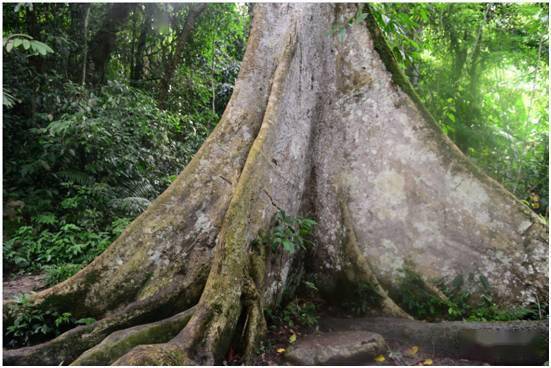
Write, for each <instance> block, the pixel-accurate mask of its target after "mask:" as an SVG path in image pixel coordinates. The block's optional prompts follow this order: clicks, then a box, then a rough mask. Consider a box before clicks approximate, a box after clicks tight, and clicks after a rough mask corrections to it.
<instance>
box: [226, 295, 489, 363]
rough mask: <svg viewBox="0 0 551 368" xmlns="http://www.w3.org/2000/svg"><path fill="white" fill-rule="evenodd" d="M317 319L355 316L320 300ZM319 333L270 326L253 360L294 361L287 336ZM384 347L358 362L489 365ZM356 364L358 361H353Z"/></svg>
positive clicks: (400, 345) (397, 344) (390, 344)
mask: <svg viewBox="0 0 551 368" xmlns="http://www.w3.org/2000/svg"><path fill="white" fill-rule="evenodd" d="M318 317H319V320H320V322H322V321H323V320H324V319H327V318H333V317H340V318H354V317H353V316H351V315H348V314H346V313H343V312H342V311H341V310H340V309H335V308H332V307H330V306H327V305H323V304H322V309H321V310H320V311H319V316H318ZM318 333H319V328H310V329H308V328H304V327H300V326H295V327H293V328H291V327H289V326H287V325H282V326H269V331H268V335H267V337H266V339H265V341H264V343H263V345H262V348H261V352H260V354H259V355H258V356H257V357H256V360H254V362H253V364H254V365H270V366H273V365H294V364H292V363H290V362H288V361H287V360H286V359H285V352H286V351H287V349H289V348H291V346H292V345H293V344H292V343H290V338H291V336H293V335H296V341H297V342H298V341H300V340H301V339H304V338H305V337H306V336H311V335H316V334H318ZM386 346H387V350H386V352H385V353H384V354H383V355H382V357H383V358H384V360H383V361H381V360H382V359H381V356H378V357H377V358H378V360H379V361H376V360H375V359H372V360H370V361H365V362H363V363H362V364H361V365H366V366H379V365H380V366H398V365H402V366H423V365H427V366H430V365H434V366H462V365H470V366H487V365H490V364H488V363H485V362H481V361H476V360H469V359H457V358H450V357H445V356H441V355H437V354H436V352H435V351H423V350H422V349H420V348H418V347H416V346H412V345H411V344H410V343H407V342H405V341H396V340H391V341H387V343H386ZM228 358H229V359H227V360H226V361H225V364H227V365H240V364H241V362H240V360H239V357H233V356H229V357H228ZM354 365H357V364H354Z"/></svg>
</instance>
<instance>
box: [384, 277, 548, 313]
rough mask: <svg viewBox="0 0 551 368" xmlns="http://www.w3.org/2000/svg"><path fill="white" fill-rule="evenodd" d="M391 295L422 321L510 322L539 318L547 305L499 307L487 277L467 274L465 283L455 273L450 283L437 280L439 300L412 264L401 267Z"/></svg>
mask: <svg viewBox="0 0 551 368" xmlns="http://www.w3.org/2000/svg"><path fill="white" fill-rule="evenodd" d="M397 285H398V286H397V287H396V289H394V290H392V291H391V297H392V298H393V299H394V300H396V302H397V303H398V304H399V305H400V306H401V307H402V308H403V309H404V310H405V311H406V312H408V313H409V314H411V315H412V316H414V317H415V318H418V319H423V320H467V321H511V320H524V319H530V320H534V319H542V318H543V317H545V316H547V315H548V313H549V312H548V309H549V306H548V305H531V306H528V307H502V306H499V305H498V304H497V302H496V301H495V300H494V297H493V292H492V288H491V285H490V284H489V282H488V280H487V279H486V278H485V277H484V276H483V275H479V276H478V278H476V277H475V275H473V274H470V275H469V277H468V282H466V281H465V279H464V277H463V276H462V275H458V276H457V277H455V278H454V279H453V280H452V281H451V282H445V281H444V280H440V281H439V282H438V283H437V285H438V288H439V289H440V290H441V291H442V292H443V293H444V295H446V297H447V298H448V299H447V300H442V299H441V298H440V297H438V296H437V295H435V293H434V292H432V291H431V290H429V289H428V288H427V284H426V283H425V281H424V280H423V279H422V278H421V276H420V275H419V274H418V273H417V272H415V271H414V270H413V269H412V268H411V267H409V266H406V267H404V268H403V269H402V276H401V277H400V279H399V280H398V283H397Z"/></svg>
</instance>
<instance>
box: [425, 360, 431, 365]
mask: <svg viewBox="0 0 551 368" xmlns="http://www.w3.org/2000/svg"><path fill="white" fill-rule="evenodd" d="M423 365H432V359H425V360H423Z"/></svg>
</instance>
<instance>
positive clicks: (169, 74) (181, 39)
mask: <svg viewBox="0 0 551 368" xmlns="http://www.w3.org/2000/svg"><path fill="white" fill-rule="evenodd" d="M206 8H207V4H189V5H188V13H187V16H186V21H185V23H184V27H183V28H182V30H181V31H180V32H179V34H178V36H177V41H176V48H175V50H174V53H173V54H172V55H171V56H170V57H169V59H168V61H167V62H166V64H165V67H164V71H163V75H162V77H161V82H160V86H159V105H160V106H161V107H162V108H166V106H167V97H168V94H169V92H170V84H171V83H172V78H173V77H174V72H175V71H176V67H177V66H178V65H179V63H180V62H181V59H182V57H183V53H184V49H185V47H186V44H187V43H188V40H189V39H190V37H191V36H192V34H193V29H194V28H195V24H196V23H197V20H198V19H199V17H200V16H201V13H202V12H203V11H204V10H205V9H206Z"/></svg>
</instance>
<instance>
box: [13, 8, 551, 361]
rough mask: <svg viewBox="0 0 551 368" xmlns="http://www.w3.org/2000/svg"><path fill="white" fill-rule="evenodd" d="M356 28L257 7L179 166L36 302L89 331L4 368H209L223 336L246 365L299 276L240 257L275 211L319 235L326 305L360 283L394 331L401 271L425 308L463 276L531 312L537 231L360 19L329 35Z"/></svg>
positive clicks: (307, 11)
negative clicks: (238, 55)
mask: <svg viewBox="0 0 551 368" xmlns="http://www.w3.org/2000/svg"><path fill="white" fill-rule="evenodd" d="M355 11H356V9H355V7H354V6H353V5H332V4H322V5H320V4H265V5H264V4H263V5H258V6H255V10H254V20H253V26H252V27H253V28H252V31H251V36H250V39H249V45H248V48H247V51H246V54H245V58H244V60H243V63H242V66H241V71H240V75H239V79H238V81H237V83H236V87H235V90H234V93H233V96H232V98H231V100H230V102H229V104H228V107H227V108H226V111H225V112H224V115H223V117H222V119H221V121H220V123H219V124H218V126H217V127H216V129H215V130H214V132H213V133H212V134H211V135H210V137H209V138H208V139H207V141H206V142H205V143H204V144H203V146H202V147H201V149H200V150H199V152H198V153H197V154H196V155H195V157H194V159H193V160H192V161H191V163H190V164H189V165H188V166H187V167H186V168H185V170H184V171H183V172H182V173H181V174H180V176H179V177H178V178H177V180H176V181H175V182H174V183H173V184H172V185H171V186H170V187H169V188H168V189H167V190H166V191H165V192H164V193H163V194H162V195H161V196H160V197H159V198H158V199H157V200H156V201H155V202H154V203H153V204H152V205H151V206H150V207H149V208H148V209H147V211H146V212H144V213H143V214H142V215H141V216H140V217H138V219H136V220H135V221H134V222H133V223H132V224H131V225H130V226H129V227H128V229H127V230H126V231H125V232H124V233H123V234H122V235H121V237H120V238H119V239H117V240H116V241H115V242H114V243H113V244H112V245H111V246H110V247H109V248H108V249H107V250H106V251H105V253H103V254H102V255H101V256H99V257H98V258H97V259H96V260H95V261H94V262H92V263H91V264H90V265H89V266H88V267H86V268H85V269H83V270H82V271H80V272H79V273H78V274H76V275H75V276H73V277H72V278H70V279H69V280H67V281H65V282H63V283H61V284H59V285H57V286H54V287H53V288H51V289H48V290H45V291H43V292H40V293H38V294H37V295H36V296H34V299H33V300H34V302H35V303H36V304H37V305H44V306H49V307H50V308H59V309H60V310H63V311H68V312H71V313H72V314H73V315H74V316H76V317H94V318H96V319H97V320H98V321H97V322H96V323H94V324H92V325H90V326H84V327H79V328H76V329H74V330H71V331H68V332H66V333H65V334H63V335H61V336H59V337H57V338H56V339H54V340H52V341H49V342H46V343H44V344H41V345H37V346H32V347H28V348H22V349H17V350H8V351H5V352H4V363H5V364H37V363H40V364H59V363H60V362H64V363H69V362H73V364H113V363H114V364H192V363H199V364H207V363H210V364H212V363H219V362H220V361H221V359H222V358H223V356H224V354H225V352H226V351H227V349H228V347H229V345H230V343H231V342H232V339H233V338H234V337H235V336H239V337H241V338H242V341H241V343H242V345H243V349H244V354H245V356H246V357H250V356H251V354H252V352H253V347H254V346H255V344H256V343H257V342H258V339H259V338H260V337H261V336H262V334H263V331H264V328H265V322H264V317H263V312H262V310H263V308H264V307H266V306H273V305H276V304H277V303H279V302H280V301H281V298H282V294H283V291H284V290H285V289H286V288H287V287H292V285H294V284H296V280H297V277H300V275H301V274H302V271H303V270H302V267H303V263H304V262H303V261H302V258H301V257H302V256H301V253H300V252H297V253H294V254H293V255H290V254H287V253H283V252H274V251H272V250H271V249H268V248H266V249H264V248H259V247H255V246H254V245H253V243H254V240H255V239H256V238H257V237H258V234H259V232H260V231H262V230H266V229H268V228H269V227H270V226H271V224H272V222H273V218H274V214H276V212H277V211H278V210H280V209H282V210H284V211H285V212H287V213H288V214H292V215H294V214H298V213H306V214H308V215H310V216H314V217H315V219H316V220H317V222H318V226H317V229H316V233H315V247H314V248H313V249H312V254H311V255H310V257H309V258H310V260H311V263H312V264H311V265H310V268H309V269H308V271H310V272H314V273H315V274H316V277H317V279H318V280H319V285H320V287H321V288H322V289H323V291H324V293H325V294H326V295H331V293H332V292H334V291H335V288H336V286H337V285H339V284H340V283H341V282H342V281H343V280H344V281H345V282H348V283H350V284H352V285H353V284H354V283H361V282H369V283H371V284H372V285H373V286H374V292H376V293H378V294H379V296H380V297H381V299H382V303H381V310H382V312H383V313H385V314H388V315H399V316H405V317H407V314H406V313H405V312H404V311H403V310H402V309H401V308H400V306H398V305H397V304H396V303H395V302H394V301H393V300H392V299H391V298H390V297H389V295H390V293H389V291H392V289H393V287H394V282H395V280H396V278H397V277H398V274H399V271H400V270H401V269H402V268H403V267H404V266H405V265H406V264H407V265H408V267H413V268H414V269H415V270H416V271H417V272H418V273H419V274H420V275H421V276H422V277H424V280H425V281H426V284H427V288H428V289H429V290H434V292H435V294H438V292H437V291H436V290H435V288H434V287H433V286H432V285H431V283H430V280H432V279H433V278H442V277H445V278H453V277H455V276H457V275H460V274H465V275H466V274H468V273H474V274H480V275H484V276H485V277H486V278H487V280H488V281H489V283H490V284H491V285H493V286H494V287H495V292H496V296H497V297H498V298H499V300H500V302H501V303H503V304H515V305H518V304H522V303H528V302H531V301H534V300H536V298H539V300H546V299H547V285H548V281H547V272H548V271H547V245H546V227H545V225H544V224H543V223H542V222H541V221H540V220H539V218H538V217H537V216H536V215H535V214H534V213H532V212H531V211H530V210H529V209H528V208H527V207H526V206H524V205H523V204H521V203H520V202H519V201H518V200H516V199H515V198H514V197H513V195H511V194H510V193H508V192H507V191H506V190H505V189H503V187H502V186H501V185H499V184H498V183H496V182H495V181H493V180H492V179H490V178H489V177H488V176H486V175H484V174H483V173H481V172H480V171H479V170H478V169H477V168H476V167H474V166H473V165H472V164H471V163H470V162H469V161H468V159H467V158H466V157H465V156H463V154H462V153H461V152H460V151H459V150H458V149H457V148H456V147H455V146H454V145H453V144H452V143H451V142H450V141H449V140H448V139H447V138H446V137H445V136H444V135H443V134H442V133H441V132H440V130H439V129H438V127H437V125H436V124H435V122H434V121H433V119H432V117H431V116H430V115H429V114H428V113H427V111H426V110H425V109H424V108H423V107H422V105H421V104H420V102H419V99H418V97H417V96H416V95H415V93H414V92H413V91H412V89H411V87H410V85H409V83H408V82H407V81H406V79H405V78H404V76H403V74H401V73H400V71H399V69H398V67H397V65H396V63H395V61H394V60H393V58H392V55H391V53H390V51H389V49H388V47H387V46H386V43H385V42H384V40H383V38H382V35H381V33H380V31H379V30H378V29H377V27H376V25H375V23H374V21H373V18H372V17H371V16H368V18H367V26H366V24H354V25H352V26H347V28H346V37H345V39H344V41H341V40H340V38H339V37H337V36H336V35H333V34H332V32H331V31H330V30H331V29H332V25H334V24H335V23H336V22H341V23H342V22H343V20H344V21H346V20H347V19H349V17H352V16H353V15H354V12H355ZM6 307H7V308H5V310H6V312H5V316H4V319H5V321H9V320H10V318H13V317H12V314H11V313H10V311H11V310H12V309H11V308H10V304H8V305H6ZM192 307H193V309H190V308H192ZM237 332H239V333H237ZM85 351H86V352H85ZM84 352H85V353H84ZM83 353H84V354H83Z"/></svg>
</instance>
